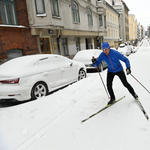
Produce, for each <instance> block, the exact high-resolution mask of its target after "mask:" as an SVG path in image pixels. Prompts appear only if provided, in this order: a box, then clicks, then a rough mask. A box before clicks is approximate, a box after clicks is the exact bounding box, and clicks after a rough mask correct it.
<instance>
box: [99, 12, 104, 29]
mask: <svg viewBox="0 0 150 150" xmlns="http://www.w3.org/2000/svg"><path fill="white" fill-rule="evenodd" d="M100 20H101V24H100ZM99 27H103V16H102V14H99Z"/></svg>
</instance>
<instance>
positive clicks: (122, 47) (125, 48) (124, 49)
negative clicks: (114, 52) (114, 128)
mask: <svg viewBox="0 0 150 150" xmlns="http://www.w3.org/2000/svg"><path fill="white" fill-rule="evenodd" d="M118 52H120V53H122V54H123V55H125V56H129V55H130V54H131V50H130V49H128V46H126V45H125V44H120V46H119V47H118Z"/></svg>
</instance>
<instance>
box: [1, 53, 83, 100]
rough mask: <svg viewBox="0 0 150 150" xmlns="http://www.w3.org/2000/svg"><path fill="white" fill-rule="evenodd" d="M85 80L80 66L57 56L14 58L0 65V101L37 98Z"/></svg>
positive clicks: (44, 55)
mask: <svg viewBox="0 0 150 150" xmlns="http://www.w3.org/2000/svg"><path fill="white" fill-rule="evenodd" d="M85 77H86V68H85V65H84V64H83V63H81V62H76V61H73V60H70V59H68V58H66V57H64V56H61V55H54V54H37V55H30V56H23V57H19V58H15V59H12V60H9V61H7V62H6V63H4V64H2V65H1V66H0V100H5V101H8V100H12V99H13V100H17V101H25V100H29V99H37V98H40V97H42V96H46V95H47V94H48V93H49V92H51V91H54V90H56V89H59V88H60V87H63V86H65V85H68V84H70V83H73V82H75V81H78V80H81V79H83V78H85Z"/></svg>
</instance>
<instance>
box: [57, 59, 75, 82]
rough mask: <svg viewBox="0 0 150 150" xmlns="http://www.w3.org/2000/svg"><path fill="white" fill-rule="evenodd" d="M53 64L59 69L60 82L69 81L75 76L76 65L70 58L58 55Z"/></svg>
mask: <svg viewBox="0 0 150 150" xmlns="http://www.w3.org/2000/svg"><path fill="white" fill-rule="evenodd" d="M55 65H56V66H57V67H58V68H59V70H60V74H61V81H59V82H60V83H61V84H66V83H69V82H71V81H73V80H75V79H76V78H77V71H76V70H77V69H76V68H77V66H76V65H75V64H73V63H72V61H71V60H69V59H67V58H65V57H64V58H63V57H59V56H58V57H57V58H55Z"/></svg>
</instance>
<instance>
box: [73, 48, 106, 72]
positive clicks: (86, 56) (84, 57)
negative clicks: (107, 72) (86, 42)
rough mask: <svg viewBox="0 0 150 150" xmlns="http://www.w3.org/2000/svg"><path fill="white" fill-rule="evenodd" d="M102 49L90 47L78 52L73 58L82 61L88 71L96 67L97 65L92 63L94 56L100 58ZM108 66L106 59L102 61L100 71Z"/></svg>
mask: <svg viewBox="0 0 150 150" xmlns="http://www.w3.org/2000/svg"><path fill="white" fill-rule="evenodd" d="M101 52H102V50H98V49H88V50H81V51H78V52H77V53H76V55H75V56H74V58H73V60H76V61H80V62H82V63H84V64H85V66H86V69H87V71H89V70H93V69H96V67H95V66H93V64H92V61H91V59H92V57H93V56H94V57H95V58H98V56H99V55H100V53H101ZM105 68H107V64H106V63H105V61H102V62H101V64H100V65H99V66H98V69H99V71H103V70H104V69H105Z"/></svg>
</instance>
